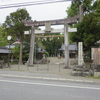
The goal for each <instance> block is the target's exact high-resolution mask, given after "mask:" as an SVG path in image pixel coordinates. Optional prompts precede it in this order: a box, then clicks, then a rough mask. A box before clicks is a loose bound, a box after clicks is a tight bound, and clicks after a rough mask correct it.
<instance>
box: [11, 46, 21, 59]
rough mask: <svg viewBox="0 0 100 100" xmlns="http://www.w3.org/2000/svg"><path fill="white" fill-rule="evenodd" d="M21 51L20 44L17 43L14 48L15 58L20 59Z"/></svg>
mask: <svg viewBox="0 0 100 100" xmlns="http://www.w3.org/2000/svg"><path fill="white" fill-rule="evenodd" d="M19 51H20V46H19V45H16V46H15V47H14V48H12V52H13V56H14V59H17V60H18V58H19Z"/></svg>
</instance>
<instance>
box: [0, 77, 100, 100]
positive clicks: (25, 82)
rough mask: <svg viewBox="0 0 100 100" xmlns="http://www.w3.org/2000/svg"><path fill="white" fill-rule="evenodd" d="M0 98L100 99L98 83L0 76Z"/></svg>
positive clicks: (23, 99) (0, 99) (44, 99)
mask: <svg viewBox="0 0 100 100" xmlns="http://www.w3.org/2000/svg"><path fill="white" fill-rule="evenodd" d="M0 100H100V85H99V84H94V83H83V82H82V83H81V82H67V81H50V80H34V79H30V80H29V79H22V78H21V79H20V78H7V77H6V78H5V77H0Z"/></svg>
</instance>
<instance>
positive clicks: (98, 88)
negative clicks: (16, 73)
mask: <svg viewBox="0 0 100 100" xmlns="http://www.w3.org/2000/svg"><path fill="white" fill-rule="evenodd" d="M0 81H1V82H9V83H19V84H30V85H42V86H56V87H68V88H69V87H70V88H80V89H93V90H100V87H84V86H74V85H58V84H47V83H33V82H22V81H11V80H0Z"/></svg>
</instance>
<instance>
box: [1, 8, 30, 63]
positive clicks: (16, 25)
mask: <svg viewBox="0 0 100 100" xmlns="http://www.w3.org/2000/svg"><path fill="white" fill-rule="evenodd" d="M22 20H26V21H27V20H31V17H30V16H29V13H28V12H27V10H26V9H24V8H23V9H18V10H17V11H16V12H13V13H10V15H9V16H7V17H6V20H5V22H4V24H3V26H4V28H5V30H6V32H7V34H8V35H11V36H12V38H13V39H14V40H15V39H16V38H19V39H20V56H19V61H20V64H22V52H23V40H24V31H25V30H29V29H30V27H26V26H25V25H24V24H23V23H22Z"/></svg>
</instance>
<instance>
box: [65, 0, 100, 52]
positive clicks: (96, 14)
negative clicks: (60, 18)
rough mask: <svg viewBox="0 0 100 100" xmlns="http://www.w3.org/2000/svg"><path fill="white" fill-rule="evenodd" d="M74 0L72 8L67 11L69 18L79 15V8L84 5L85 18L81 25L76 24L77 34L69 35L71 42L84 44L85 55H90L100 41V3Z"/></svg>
mask: <svg viewBox="0 0 100 100" xmlns="http://www.w3.org/2000/svg"><path fill="white" fill-rule="evenodd" d="M92 1H93V0H73V1H72V4H71V6H70V7H69V9H68V10H67V11H66V12H67V14H68V17H72V16H74V15H76V14H78V11H79V10H78V7H79V5H80V4H82V5H83V10H84V16H83V20H82V22H81V23H77V24H74V27H77V32H75V33H69V38H70V41H71V42H83V44H84V51H85V53H88V54H90V50H91V47H92V46H95V43H96V41H98V40H99V39H100V33H99V32H100V1H99V0H97V1H95V2H94V4H92Z"/></svg>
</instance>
